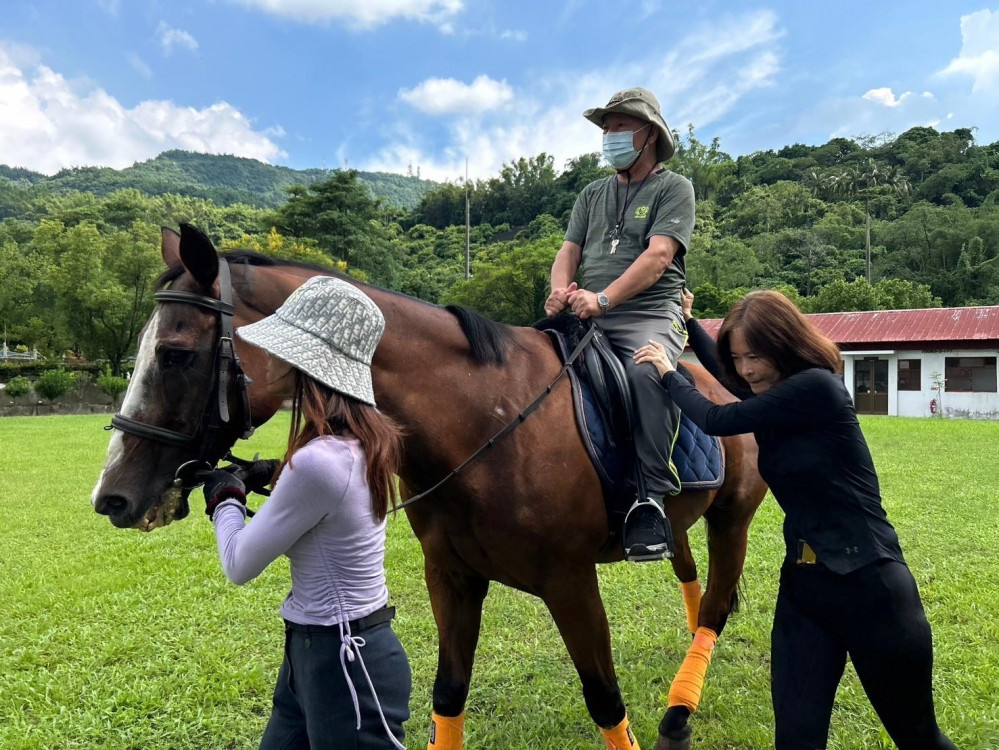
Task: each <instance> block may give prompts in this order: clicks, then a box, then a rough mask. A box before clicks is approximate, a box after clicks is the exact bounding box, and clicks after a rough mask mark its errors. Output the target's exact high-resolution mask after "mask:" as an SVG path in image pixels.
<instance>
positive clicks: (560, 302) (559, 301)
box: [545, 281, 576, 318]
mask: <svg viewBox="0 0 999 750" xmlns="http://www.w3.org/2000/svg"><path fill="white" fill-rule="evenodd" d="M575 291H576V282H575V281H574V282H572V283H571V284H569V286H566V287H561V288H559V289H552V293H551V294H549V295H548V299H547V300H546V301H545V315H547V316H548V317H549V318H554V317H555V316H556V315H558V314H559V313H560V312H562V311H563V310H565V308H566V307H568V306H569V295H570V294H571V293H573V292H575Z"/></svg>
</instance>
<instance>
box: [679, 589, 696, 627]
mask: <svg viewBox="0 0 999 750" xmlns="http://www.w3.org/2000/svg"><path fill="white" fill-rule="evenodd" d="M680 593H681V594H683V606H684V609H686V610H687V630H689V631H690V632H691V633H696V632H697V613H698V612H699V611H700V609H701V582H700V581H698V580H697V579H696V578H695V579H694V580H693V581H690V582H689V583H681V584H680Z"/></svg>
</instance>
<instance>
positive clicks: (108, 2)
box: [97, 0, 121, 16]
mask: <svg viewBox="0 0 999 750" xmlns="http://www.w3.org/2000/svg"><path fill="white" fill-rule="evenodd" d="M97 5H98V7H100V9H101V10H103V11H104V12H105V13H107V14H108V15H111V16H116V15H118V10H119V9H120V8H121V0H97Z"/></svg>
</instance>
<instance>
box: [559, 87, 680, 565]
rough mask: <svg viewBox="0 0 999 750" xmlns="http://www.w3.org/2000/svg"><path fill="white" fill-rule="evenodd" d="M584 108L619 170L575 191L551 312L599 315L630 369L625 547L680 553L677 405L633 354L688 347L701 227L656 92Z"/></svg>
mask: <svg viewBox="0 0 999 750" xmlns="http://www.w3.org/2000/svg"><path fill="white" fill-rule="evenodd" d="M583 116H584V117H585V118H586V119H587V120H589V121H590V122H592V123H594V124H596V125H598V126H600V127H601V128H602V129H603V133H604V135H603V154H604V158H605V159H606V160H607V161H608V162H609V163H610V165H611V166H612V167H614V169H615V170H616V174H614V175H612V176H610V177H605V178H601V179H599V180H595V181H593V182H591V183H590V184H589V185H587V186H586V187H585V188H583V191H582V192H581V193H580V195H579V197H578V198H577V199H576V204H575V206H574V207H573V209H572V217H571V218H570V220H569V229H568V231H567V232H566V235H565V242H564V243H563V244H562V248H561V249H560V250H559V252H558V255H556V256H555V262H554V264H553V265H552V271H551V286H552V292H551V295H550V296H549V297H548V300H547V302H546V303H545V312H546V313H547V314H548V315H549V316H554V315H557V314H559V313H560V312H562V311H563V310H565V309H566V308H567V307H568V308H571V309H572V311H573V312H574V313H575V314H576V315H578V316H579V317H580V318H584V319H585V318H592V319H593V322H594V323H595V324H596V325H597V326H598V327H599V328H600V329H601V331H602V332H603V333H604V334H605V335H606V337H607V339H608V340H609V341H610V343H611V345H612V346H613V348H614V350H615V352H616V353H617V355H618V357H619V358H620V359H621V362H622V364H623V365H624V367H625V371H626V372H627V375H628V381H629V384H630V385H631V390H632V392H633V393H634V398H635V401H636V407H637V408H636V410H635V411H636V413H637V423H638V424H637V431H636V434H635V449H636V453H637V458H638V464H639V472H640V474H641V477H640V479H641V480H643V481H640V482H638V488H637V489H638V491H637V494H636V498H635V502H634V503H633V504H632V506H631V508H630V510H629V511H628V515H627V516H626V517H625V522H624V525H625V528H624V534H623V537H624V547H625V555H626V556H627V558H628V559H629V560H634V561H643V560H661V559H663V558H664V557H672V556H673V542H672V531H671V528H670V523H669V520H668V519H667V518H666V515H665V512H664V506H663V502H664V498H665V497H666V496H672V495H676V494H678V493H679V492H680V481H679V478H678V476H677V472H676V468H675V467H674V465H673V462H672V460H671V455H670V454H671V452H672V448H673V444H674V442H675V441H676V436H677V431H678V430H679V426H680V411H679V409H677V408H676V407H675V406H674V405H673V404H671V403H670V402H669V399H666V398H664V397H663V389H662V386H661V384H660V382H659V378H658V377H656V373H655V372H654V371H653V369H652V368H651V367H649V366H647V365H645V364H642V365H636V364H635V363H634V362H633V360H632V355H633V354H634V352H635V350H636V349H637V348H639V347H641V346H645V345H646V344H648V343H649V341H650V340H654V341H658V342H659V343H660V344H662V345H663V346H664V347H665V349H666V352H667V353H668V356H669V357H670V360H671V361H672V362H673V363H674V364H675V362H676V360H677V359H678V358H679V356H680V353H681V352H682V351H683V348H684V346H685V345H686V342H687V329H686V327H685V324H684V321H683V315H682V312H681V306H680V293H681V291H682V289H683V287H684V283H685V278H684V255H685V254H686V251H687V248H688V247H689V245H690V236H691V233H692V232H693V230H694V189H693V186H692V185H691V184H690V181H689V180H687V179H686V178H685V177H681V176H680V175H678V174H675V173H673V172H670V171H669V170H667V169H664V168H663V167H662V162H665V161H667V160H668V159H669V158H670V157H671V156H672V155H673V152H674V149H675V142H674V138H673V133H672V131H670V129H669V126H667V125H666V121H665V120H664V119H663V116H662V114H661V112H660V111H659V102H658V101H657V100H656V97H655V96H653V94H652V93H651V92H650V91H647V90H646V89H643V88H633V89H627V90H625V91H619V92H618V93H616V94H614V96H612V97H611V99H610V101H609V102H608V103H607V105H606V106H604V107H597V108H595V109H588V110H586V111H585V112H584V113H583ZM580 265H582V278H581V279H580V285H577V283H576V282H575V281H574V279H575V278H576V273H577V271H579V268H580ZM642 485H644V487H643V486H642Z"/></svg>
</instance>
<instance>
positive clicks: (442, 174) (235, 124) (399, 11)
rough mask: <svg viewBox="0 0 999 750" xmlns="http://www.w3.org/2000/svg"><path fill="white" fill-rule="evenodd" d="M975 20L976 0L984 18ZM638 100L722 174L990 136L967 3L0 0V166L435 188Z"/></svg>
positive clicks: (995, 30) (593, 145)
mask: <svg viewBox="0 0 999 750" xmlns="http://www.w3.org/2000/svg"><path fill="white" fill-rule="evenodd" d="M993 2H994V0H993ZM635 85H641V86H645V87H647V88H649V89H651V90H652V91H654V92H655V93H656V95H657V96H658V97H659V99H660V101H661V102H662V106H663V113H664V115H665V117H666V120H667V122H668V123H669V124H670V125H671V126H672V127H673V128H676V129H679V130H681V131H685V130H686V127H687V125H688V123H692V124H693V125H694V126H695V128H696V130H697V134H698V136H699V137H700V138H702V139H703V140H710V139H711V138H712V137H714V136H718V137H719V138H720V139H721V145H722V148H723V149H724V150H725V151H727V152H729V153H730V154H732V155H739V154H745V153H750V152H752V151H756V150H759V149H767V148H779V147H781V146H784V145H787V144H790V143H796V142H797V143H807V144H819V143H824V142H825V141H827V140H828V139H829V138H830V137H833V136H847V137H850V136H857V135H874V134H879V133H883V132H886V131H887V132H894V133H900V132H902V131H904V130H905V129H906V128H908V127H911V126H913V125H933V126H934V127H937V128H938V129H940V130H953V129H954V128H958V127H977V128H978V130H977V132H976V137H977V139H978V142H979V143H991V142H993V141H996V140H999V5H991V6H990V5H988V4H987V0H978V1H977V2H965V1H964V0H948V2H946V3H941V2H938V1H934V2H927V1H925V0H906V1H902V0H882V1H880V2H879V1H878V0H866V1H865V2H857V1H855V0H842V1H841V2H838V3H825V2H822V3H820V2H802V1H801V0H796V1H791V0H787V1H781V2H770V3H758V2H740V1H737V0H702V2H699V3H691V2H683V3H680V2H666V1H665V0H617V2H613V3H610V2H606V0H562V1H561V2H544V1H543V0H542V1H540V2H539V1H538V0H533V1H528V0H205V1H202V2H196V1H195V0H169V1H167V0H3V10H2V11H0V163H6V164H11V165H16V166H23V167H28V168H30V169H34V170H36V171H40V172H44V173H47V174H51V173H54V172H55V171H57V170H58V169H60V168H63V167H69V166H82V165H107V166H113V167H118V168H121V167H125V166H128V165H130V164H132V163H133V162H135V161H142V160H145V159H149V158H151V157H153V156H155V155H156V154H158V153H160V152H161V151H164V150H166V149H169V148H184V149H189V150H195V151H207V152H213V153H233V154H238V155H241V156H248V157H253V158H257V159H262V160H264V161H268V162H271V163H274V164H283V165H287V166H291V167H295V168H307V167H324V166H325V167H329V168H333V167H342V166H344V165H348V166H350V167H354V168H358V169H365V170H383V171H390V172H400V173H406V172H407V171H408V170H409V169H410V168H412V169H413V171H414V172H415V171H416V169H417V168H419V170H420V174H421V176H423V177H428V178H431V179H437V180H456V179H458V178H460V177H461V176H463V173H464V168H465V167H464V165H465V159H466V157H467V158H468V163H469V171H470V175H471V176H472V177H473V178H477V177H489V176H492V175H495V174H496V173H497V172H498V171H499V169H500V167H501V166H502V165H503V164H504V163H505V162H509V161H510V160H512V159H515V158H517V157H519V156H531V155H534V154H537V153H539V152H542V151H545V152H547V153H549V154H552V155H553V156H554V157H555V159H556V165H557V166H558V167H559V168H560V169H561V167H562V166H563V165H564V163H565V161H566V160H567V159H570V158H572V157H575V156H578V155H579V154H582V153H586V152H590V151H598V150H599V147H600V134H599V130H598V129H597V128H595V127H594V126H593V125H591V124H590V123H588V122H586V121H585V120H584V119H583V118H582V117H581V116H580V115H581V112H582V110H584V109H586V108H587V107H592V106H599V105H601V104H604V103H605V102H606V101H607V99H608V98H609V97H610V95H611V94H612V93H613V92H614V91H616V90H618V89H621V88H627V87H630V86H635Z"/></svg>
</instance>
